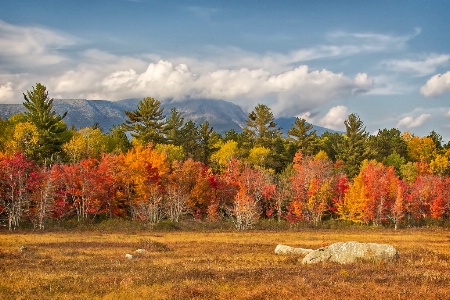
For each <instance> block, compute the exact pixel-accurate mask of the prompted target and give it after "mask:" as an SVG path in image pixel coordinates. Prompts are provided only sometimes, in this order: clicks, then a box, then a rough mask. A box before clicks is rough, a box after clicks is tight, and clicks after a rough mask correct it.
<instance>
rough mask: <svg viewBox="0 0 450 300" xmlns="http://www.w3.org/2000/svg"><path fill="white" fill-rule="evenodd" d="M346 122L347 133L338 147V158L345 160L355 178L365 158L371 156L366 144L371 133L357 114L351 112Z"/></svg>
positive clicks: (349, 174)
mask: <svg viewBox="0 0 450 300" xmlns="http://www.w3.org/2000/svg"><path fill="white" fill-rule="evenodd" d="M344 124H345V129H346V134H345V136H344V138H343V139H342V140H341V141H340V142H339V144H338V147H337V149H336V151H337V158H338V159H340V160H342V161H343V163H344V168H345V171H346V173H347V175H348V176H349V178H353V177H354V176H356V174H358V173H359V169H360V167H361V163H362V162H363V160H364V159H366V158H368V157H369V152H368V150H369V149H368V147H367V145H366V142H367V138H368V136H369V134H368V133H367V132H366V128H365V127H364V123H363V121H362V120H361V119H360V118H359V116H358V115H356V114H350V115H349V116H348V118H347V120H345V121H344Z"/></svg>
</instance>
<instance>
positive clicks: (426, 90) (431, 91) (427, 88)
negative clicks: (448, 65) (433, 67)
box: [420, 71, 450, 97]
mask: <svg viewBox="0 0 450 300" xmlns="http://www.w3.org/2000/svg"><path fill="white" fill-rule="evenodd" d="M420 92H421V93H422V95H424V96H425V97H435V96H439V95H442V94H443V93H445V92H450V71H448V72H447V73H444V74H437V75H434V76H433V77H431V78H430V79H428V81H427V83H425V85H424V86H422V88H421V89H420Z"/></svg>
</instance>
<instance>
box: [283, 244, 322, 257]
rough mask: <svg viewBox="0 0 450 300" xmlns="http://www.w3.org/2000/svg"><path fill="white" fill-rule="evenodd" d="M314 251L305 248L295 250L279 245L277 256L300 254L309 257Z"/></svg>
mask: <svg viewBox="0 0 450 300" xmlns="http://www.w3.org/2000/svg"><path fill="white" fill-rule="evenodd" d="M312 251H314V250H313V249H304V248H295V247H291V246H286V245H281V244H279V245H277V246H276V247H275V254H300V255H307V254H309V253H310V252H312Z"/></svg>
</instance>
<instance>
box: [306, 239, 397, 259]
mask: <svg viewBox="0 0 450 300" xmlns="http://www.w3.org/2000/svg"><path fill="white" fill-rule="evenodd" d="M398 257H399V255H398V251H397V250H396V249H395V248H394V247H393V246H391V245H388V244H376V243H359V242H340V243H334V244H331V245H329V246H326V247H323V248H319V249H317V250H314V251H311V252H310V253H308V254H307V255H306V256H305V258H303V261H302V263H303V264H314V263H319V262H326V261H330V262H336V263H340V264H349V263H353V262H356V261H392V260H395V259H397V258H398Z"/></svg>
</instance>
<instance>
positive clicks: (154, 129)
mask: <svg viewBox="0 0 450 300" xmlns="http://www.w3.org/2000/svg"><path fill="white" fill-rule="evenodd" d="M125 114H126V115H127V117H128V119H127V120H125V124H124V128H125V129H126V130H127V131H131V136H132V137H133V138H135V139H137V140H139V141H140V142H142V143H143V144H148V143H150V142H152V143H153V144H160V143H165V141H166V139H165V132H166V130H167V127H166V124H167V122H166V118H165V116H164V108H162V107H161V102H160V101H159V100H156V99H154V98H151V97H146V98H144V99H142V100H141V101H140V102H139V104H138V107H137V109H136V110H134V111H125Z"/></svg>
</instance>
